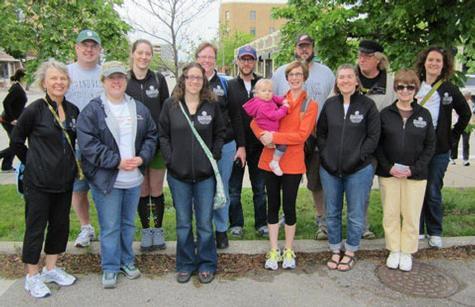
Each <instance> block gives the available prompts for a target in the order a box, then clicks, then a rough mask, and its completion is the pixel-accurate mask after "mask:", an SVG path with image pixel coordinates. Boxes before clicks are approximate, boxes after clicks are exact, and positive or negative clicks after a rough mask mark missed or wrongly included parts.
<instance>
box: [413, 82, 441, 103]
mask: <svg viewBox="0 0 475 307" xmlns="http://www.w3.org/2000/svg"><path fill="white" fill-rule="evenodd" d="M442 83H444V80H442V79H440V80H439V81H437V83H436V84H434V86H433V87H432V88H431V89H430V91H429V92H428V93H427V95H425V96H424V98H423V99H422V101H421V103H419V104H420V105H421V106H424V105H425V104H426V102H427V101H428V100H429V99H430V97H432V95H434V93H435V91H437V90H438V89H439V87H440V86H441V85H442Z"/></svg>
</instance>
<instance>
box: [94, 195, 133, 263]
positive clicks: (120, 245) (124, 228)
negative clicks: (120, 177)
mask: <svg viewBox="0 0 475 307" xmlns="http://www.w3.org/2000/svg"><path fill="white" fill-rule="evenodd" d="M91 193H92V198H93V199H94V204H95V205H96V210H97V215H98V217H99V227H100V229H101V236H100V242H101V266H102V270H103V271H104V272H119V270H120V266H121V265H128V264H133V263H134V262H135V261H134V260H135V255H134V250H133V248H132V243H133V242H134V235H135V213H136V212H137V206H138V203H139V197H140V186H137V187H133V188H129V189H116V188H113V189H112V191H111V192H110V193H108V194H104V193H102V191H101V190H100V189H97V188H95V187H94V186H92V188H91Z"/></svg>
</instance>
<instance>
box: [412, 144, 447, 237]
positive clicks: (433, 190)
mask: <svg viewBox="0 0 475 307" xmlns="http://www.w3.org/2000/svg"><path fill="white" fill-rule="evenodd" d="M448 165H449V153H443V154H438V155H434V156H433V157H432V159H431V160H430V162H429V176H428V177H427V187H426V194H425V197H424V204H423V205H422V212H421V221H420V224H419V233H420V234H424V226H425V228H426V230H427V234H428V235H430V236H441V235H442V218H443V216H444V212H443V210H442V187H443V186H444V175H445V171H446V170H447V166H448Z"/></svg>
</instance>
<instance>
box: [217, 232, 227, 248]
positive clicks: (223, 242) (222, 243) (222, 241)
mask: <svg viewBox="0 0 475 307" xmlns="http://www.w3.org/2000/svg"><path fill="white" fill-rule="evenodd" d="M228 247H229V240H228V234H227V232H226V231H216V248H217V249H225V248H228Z"/></svg>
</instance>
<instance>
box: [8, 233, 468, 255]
mask: <svg viewBox="0 0 475 307" xmlns="http://www.w3.org/2000/svg"><path fill="white" fill-rule="evenodd" d="M166 243H167V248H166V249H164V250H161V251H153V252H147V253H142V252H141V251H140V242H134V252H135V254H136V255H141V254H149V255H150V254H152V255H153V254H158V255H160V254H162V255H175V253H176V241H167V242H166ZM284 243H285V242H284V241H279V246H284ZM443 243H444V245H443V247H444V248H450V247H455V246H469V245H475V236H467V237H445V238H443ZM22 244H23V242H18V241H14V242H8V241H3V242H0V254H2V255H16V254H20V253H21V247H22ZM427 248H430V247H429V244H428V243H427V240H420V241H419V250H422V249H427ZM268 249H269V243H268V241H267V240H254V241H245V240H230V241H229V248H227V249H225V250H218V254H245V255H258V254H265V253H266V252H267V251H268ZM384 249H385V242H384V239H375V240H361V246H360V250H361V251H376V250H384ZM294 250H295V251H296V252H297V253H321V252H328V251H329V250H328V243H327V241H326V240H325V241H316V240H296V241H295V242H294ZM99 251H100V244H99V242H98V241H94V242H92V244H91V246H89V247H86V248H77V247H75V246H74V243H73V242H68V246H67V249H66V253H68V254H71V255H87V254H99Z"/></svg>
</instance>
